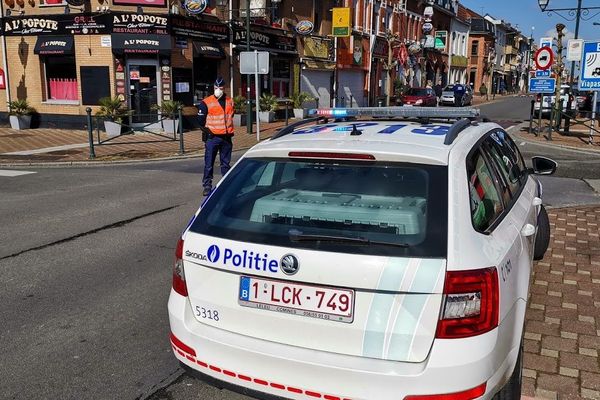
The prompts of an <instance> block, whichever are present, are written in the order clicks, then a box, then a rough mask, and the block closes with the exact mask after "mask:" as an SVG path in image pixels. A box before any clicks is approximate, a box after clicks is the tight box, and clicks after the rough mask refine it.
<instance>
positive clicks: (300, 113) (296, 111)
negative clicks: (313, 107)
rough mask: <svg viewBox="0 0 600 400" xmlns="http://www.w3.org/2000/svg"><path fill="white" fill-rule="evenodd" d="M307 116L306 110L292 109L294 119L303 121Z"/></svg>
mask: <svg viewBox="0 0 600 400" xmlns="http://www.w3.org/2000/svg"><path fill="white" fill-rule="evenodd" d="M307 115H308V110H307V109H306V108H294V118H295V119H304V118H306V116H307Z"/></svg>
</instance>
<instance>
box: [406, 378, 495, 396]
mask: <svg viewBox="0 0 600 400" xmlns="http://www.w3.org/2000/svg"><path fill="white" fill-rule="evenodd" d="M486 386H487V382H486V383H482V384H481V385H479V386H477V387H474V388H473V389H469V390H465V391H464V392H456V393H445V394H426V395H417V396H406V397H405V398H404V400H471V399H476V398H478V397H481V396H483V394H484V393H485V388H486Z"/></svg>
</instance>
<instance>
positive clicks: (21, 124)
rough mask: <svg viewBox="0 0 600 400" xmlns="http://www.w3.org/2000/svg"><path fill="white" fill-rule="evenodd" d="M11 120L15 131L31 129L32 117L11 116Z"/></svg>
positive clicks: (11, 125)
mask: <svg viewBox="0 0 600 400" xmlns="http://www.w3.org/2000/svg"><path fill="white" fill-rule="evenodd" d="M9 120H10V127H11V128H13V129H17V130H21V129H29V127H30V126H31V115H11V116H10V118H9Z"/></svg>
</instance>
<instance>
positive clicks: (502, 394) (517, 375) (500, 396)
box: [493, 342, 523, 400]
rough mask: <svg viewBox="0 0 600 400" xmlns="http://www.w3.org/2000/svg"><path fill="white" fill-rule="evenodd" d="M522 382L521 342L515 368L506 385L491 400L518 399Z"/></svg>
mask: <svg viewBox="0 0 600 400" xmlns="http://www.w3.org/2000/svg"><path fill="white" fill-rule="evenodd" d="M522 383H523V343H522V342H521V346H520V347H519V356H518V357H517V363H516V364H515V369H514V370H513V373H512V375H511V376H510V379H509V381H508V382H506V385H504V387H503V388H502V389H501V390H500V391H499V392H498V393H496V395H495V396H494V398H493V400H519V399H520V398H521V384H522Z"/></svg>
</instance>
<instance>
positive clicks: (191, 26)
mask: <svg viewBox="0 0 600 400" xmlns="http://www.w3.org/2000/svg"><path fill="white" fill-rule="evenodd" d="M169 22H170V23H169V25H170V27H171V32H173V34H174V35H177V36H186V37H192V38H205V39H214V40H229V28H228V27H227V25H225V24H222V23H219V22H208V21H201V20H198V19H195V18H190V17H183V16H179V15H171V17H170V21H169Z"/></svg>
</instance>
